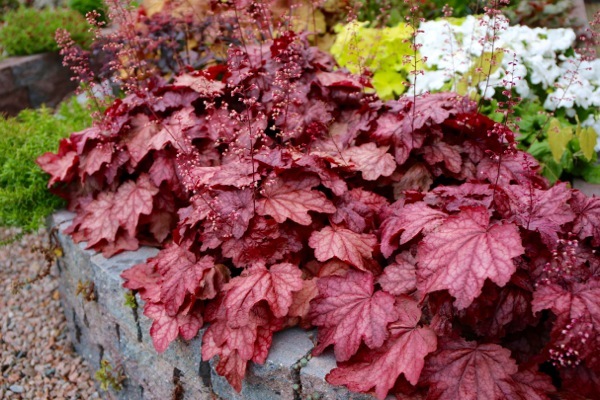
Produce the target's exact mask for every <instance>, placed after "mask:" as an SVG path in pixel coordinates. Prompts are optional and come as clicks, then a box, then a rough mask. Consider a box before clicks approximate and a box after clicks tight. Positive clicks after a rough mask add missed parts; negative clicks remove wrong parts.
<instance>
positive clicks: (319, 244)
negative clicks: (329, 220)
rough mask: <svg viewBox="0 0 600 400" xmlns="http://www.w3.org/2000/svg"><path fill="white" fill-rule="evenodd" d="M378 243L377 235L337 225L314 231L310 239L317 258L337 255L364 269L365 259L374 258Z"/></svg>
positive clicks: (327, 258)
mask: <svg viewBox="0 0 600 400" xmlns="http://www.w3.org/2000/svg"><path fill="white" fill-rule="evenodd" d="M376 244H377V238H376V237H375V235H371V234H364V233H356V232H352V231H351V230H349V229H345V228H339V227H335V226H326V227H325V228H323V229H321V230H320V231H315V232H313V233H312V234H311V235H310V239H309V240H308V245H309V246H310V247H312V248H313V249H315V257H316V258H317V260H319V261H327V260H330V259H332V258H333V257H337V258H339V259H340V260H342V261H346V262H348V263H350V264H352V265H354V266H355V267H357V268H358V269H362V270H365V265H364V259H372V258H373V249H374V248H375V245H376Z"/></svg>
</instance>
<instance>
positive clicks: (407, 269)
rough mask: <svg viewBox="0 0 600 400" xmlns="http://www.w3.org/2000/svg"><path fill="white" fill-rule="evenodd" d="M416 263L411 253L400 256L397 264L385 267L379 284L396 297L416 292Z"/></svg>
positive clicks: (397, 258) (396, 261)
mask: <svg viewBox="0 0 600 400" xmlns="http://www.w3.org/2000/svg"><path fill="white" fill-rule="evenodd" d="M415 263H416V260H415V259H414V257H413V256H411V255H410V253H408V252H406V253H401V254H398V255H397V256H396V260H395V262H394V263H392V264H390V265H388V266H387V267H385V269H384V270H383V274H381V276H380V277H379V279H378V280H377V283H379V284H380V285H381V288H382V289H383V290H385V291H386V292H388V293H390V294H393V295H394V296H398V295H401V294H405V293H410V292H412V291H414V290H415V289H416V288H417V273H416V269H415Z"/></svg>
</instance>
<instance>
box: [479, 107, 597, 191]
mask: <svg viewBox="0 0 600 400" xmlns="http://www.w3.org/2000/svg"><path fill="white" fill-rule="evenodd" d="M496 109H497V103H496V102H495V101H494V102H492V103H491V104H490V105H489V106H488V107H486V109H484V113H486V114H487V113H494V112H495V111H496ZM514 111H515V116H516V117H518V118H520V119H521V120H520V121H519V123H518V124H519V131H520V133H521V136H520V137H519V143H520V148H521V149H523V150H526V151H527V152H529V153H531V154H532V155H533V156H534V157H535V158H536V159H537V160H538V161H539V162H540V164H541V165H542V167H543V170H542V173H543V175H544V176H545V177H546V178H548V179H549V180H550V181H551V182H553V183H554V182H556V181H557V180H559V179H560V180H562V181H566V180H570V179H572V178H583V179H584V180H586V181H588V182H591V183H600V165H598V164H597V160H598V157H597V154H596V152H595V151H594V146H595V144H596V136H597V135H596V132H595V131H594V129H593V128H589V127H588V128H582V127H581V126H580V124H579V122H578V120H579V119H578V118H577V116H575V118H570V117H567V116H566V115H565V114H564V113H561V112H557V113H556V115H555V116H554V117H550V116H549V115H548V114H546V113H545V112H544V108H543V107H542V105H541V103H540V101H539V100H535V101H534V100H528V101H526V102H521V103H520V104H519V105H517V106H516V107H515V109H514ZM496 115H497V116H498V115H499V114H496ZM497 119H498V120H499V119H500V117H498V118H497Z"/></svg>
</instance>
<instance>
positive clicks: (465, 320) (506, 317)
mask: <svg viewBox="0 0 600 400" xmlns="http://www.w3.org/2000/svg"><path fill="white" fill-rule="evenodd" d="M518 273H519V272H517V274H518ZM458 314H459V316H461V323H462V324H463V325H464V326H470V327H471V329H472V330H473V331H474V332H475V333H477V334H478V335H480V336H482V337H486V338H491V337H492V338H493V337H502V336H504V335H505V333H506V332H507V330H509V328H512V329H510V330H509V331H515V330H517V331H518V330H522V329H524V328H526V327H527V326H528V325H530V324H531V325H533V324H534V322H535V321H536V318H534V317H533V314H532V312H531V292H530V291H529V290H524V289H522V288H520V287H518V286H517V285H515V284H513V283H512V282H510V283H508V284H507V285H506V286H504V287H503V288H499V287H497V286H496V285H494V284H493V283H491V282H489V281H487V282H486V283H485V285H484V287H483V294H482V295H481V296H479V297H478V298H477V299H476V300H475V301H474V302H473V303H472V304H471V305H470V306H469V307H468V308H466V309H465V310H463V311H462V312H460V313H458Z"/></svg>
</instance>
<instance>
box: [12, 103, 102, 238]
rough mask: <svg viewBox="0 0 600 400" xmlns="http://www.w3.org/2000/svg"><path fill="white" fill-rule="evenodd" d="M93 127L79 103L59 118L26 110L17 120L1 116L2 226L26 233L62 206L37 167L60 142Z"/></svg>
mask: <svg viewBox="0 0 600 400" xmlns="http://www.w3.org/2000/svg"><path fill="white" fill-rule="evenodd" d="M90 124H91V118H90V116H89V111H88V110H87V109H86V108H85V107H84V106H82V105H80V104H79V103H78V102H77V101H76V100H75V99H72V100H70V101H69V102H66V103H63V104H62V105H61V107H60V109H59V110H58V112H57V113H56V114H53V113H52V111H51V110H50V109H48V108H42V109H39V110H24V111H22V112H21V113H20V114H19V115H18V116H17V117H15V118H6V119H5V118H3V117H1V116H0V226H17V227H21V228H23V229H24V230H26V231H30V230H34V229H37V228H38V227H40V226H41V224H42V222H43V218H44V217H45V216H47V215H48V214H50V213H51V212H52V211H53V210H54V209H56V208H57V207H60V206H61V205H62V201H61V199H59V198H58V197H56V196H54V195H52V194H51V193H50V192H49V191H48V190H47V189H46V185H47V183H48V176H47V174H46V173H44V172H42V170H41V169H40V168H39V167H38V166H37V164H36V163H35V159H36V158H37V157H38V156H39V155H41V154H43V153H45V152H47V151H56V149H57V144H58V141H59V140H60V139H61V138H64V137H67V136H69V134H70V133H71V132H74V131H78V130H81V129H83V128H85V127H86V126H89V125H90Z"/></svg>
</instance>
